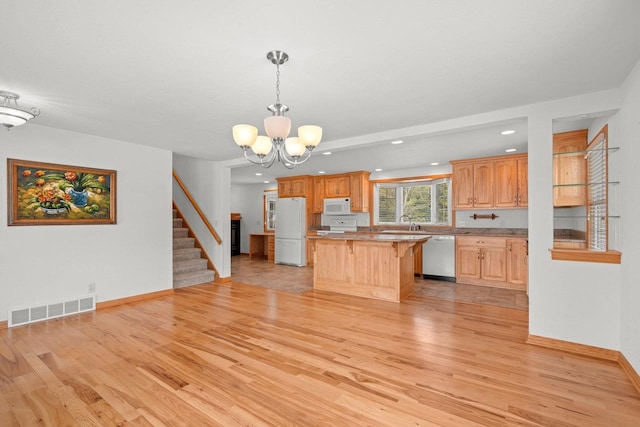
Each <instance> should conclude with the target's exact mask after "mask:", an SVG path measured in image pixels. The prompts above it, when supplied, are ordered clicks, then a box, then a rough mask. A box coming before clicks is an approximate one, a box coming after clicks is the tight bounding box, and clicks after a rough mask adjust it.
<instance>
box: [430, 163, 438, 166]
mask: <svg viewBox="0 0 640 427" xmlns="http://www.w3.org/2000/svg"><path fill="white" fill-rule="evenodd" d="M439 164H440V163H438V162H433V163H431V166H438V165H439Z"/></svg>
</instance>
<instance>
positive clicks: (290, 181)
mask: <svg viewBox="0 0 640 427" xmlns="http://www.w3.org/2000/svg"><path fill="white" fill-rule="evenodd" d="M276 180H277V181H278V197H307V196H308V195H309V196H310V195H311V194H310V193H311V190H310V184H309V183H310V180H311V176H309V175H300V176H292V177H287V178H277V179H276Z"/></svg>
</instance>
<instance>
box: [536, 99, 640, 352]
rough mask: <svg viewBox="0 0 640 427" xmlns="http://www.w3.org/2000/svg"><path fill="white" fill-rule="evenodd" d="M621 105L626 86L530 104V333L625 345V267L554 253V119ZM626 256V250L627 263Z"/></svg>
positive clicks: (616, 346) (610, 345) (601, 344)
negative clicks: (622, 320)
mask: <svg viewBox="0 0 640 427" xmlns="http://www.w3.org/2000/svg"><path fill="white" fill-rule="evenodd" d="M619 106H620V91H619V90H612V91H606V92H601V93H594V94H587V95H583V96H578V97H574V98H567V99H561V100H557V101H551V102H546V103H541V104H537V105H533V106H530V107H529V113H528V120H529V149H528V151H529V332H530V333H531V334H533V335H540V336H544V337H549V338H555V339H559V340H564V341H570V342H577V343H581V344H586V345H592V346H597V347H604V348H609V349H615V350H617V349H620V327H621V323H620V309H621V301H620V298H621V266H620V265H616V264H600V263H588V262H570V261H552V260H551V256H550V253H549V248H551V247H552V245H553V192H552V143H553V135H552V120H553V119H554V118H562V117H570V116H576V117H577V116H579V115H581V114H593V113H596V112H601V111H609V110H615V109H617V108H618V107H619ZM614 132H615V131H614ZM611 143H612V144H615V143H616V141H611ZM626 179H627V178H626V177H625V180H626ZM625 238H626V237H625ZM630 238H632V237H631V236H630ZM625 259H626V255H623V263H624V260H625Z"/></svg>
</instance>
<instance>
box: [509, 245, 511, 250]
mask: <svg viewBox="0 0 640 427" xmlns="http://www.w3.org/2000/svg"><path fill="white" fill-rule="evenodd" d="M509 252H511V243H509Z"/></svg>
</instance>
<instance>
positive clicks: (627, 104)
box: [618, 62, 640, 373]
mask: <svg viewBox="0 0 640 427" xmlns="http://www.w3.org/2000/svg"><path fill="white" fill-rule="evenodd" d="M619 116H620V117H619V119H620V128H619V130H620V132H619V134H620V142H621V144H620V146H621V149H620V152H619V154H620V156H618V157H619V159H620V163H621V170H622V171H621V173H622V180H621V184H620V193H621V194H620V211H621V217H622V218H621V233H620V239H621V242H620V243H621V244H620V249H621V251H622V290H621V296H620V297H621V300H622V303H621V304H622V308H621V318H622V320H621V334H620V341H621V345H620V350H621V351H622V353H623V354H624V356H625V357H626V358H627V360H629V362H630V363H631V364H632V365H633V367H634V368H635V370H636V372H638V373H640V262H638V261H639V260H640V244H638V242H639V241H640V221H638V220H637V215H638V212H640V197H639V196H638V182H640V167H638V159H640V62H638V63H637V64H636V66H635V68H634V69H633V71H632V72H631V74H629V77H627V80H626V81H625V83H624V85H623V86H622V108H621V110H620V114H619Z"/></svg>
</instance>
